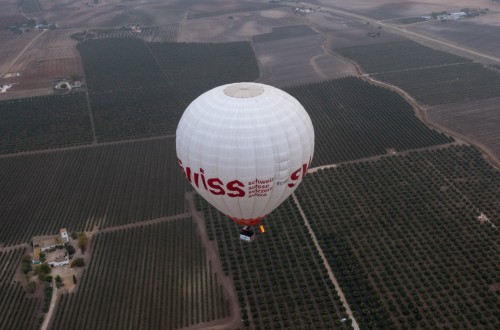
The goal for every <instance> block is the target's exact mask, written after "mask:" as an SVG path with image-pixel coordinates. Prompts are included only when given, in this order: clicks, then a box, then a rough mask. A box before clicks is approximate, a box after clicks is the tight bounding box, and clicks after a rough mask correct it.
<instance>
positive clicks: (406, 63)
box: [334, 41, 472, 78]
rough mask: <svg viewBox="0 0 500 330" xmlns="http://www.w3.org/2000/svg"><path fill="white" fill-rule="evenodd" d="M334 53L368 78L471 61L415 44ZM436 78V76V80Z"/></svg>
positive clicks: (382, 45)
mask: <svg viewBox="0 0 500 330" xmlns="http://www.w3.org/2000/svg"><path fill="white" fill-rule="evenodd" d="M334 51H335V52H337V53H339V54H340V55H342V56H344V57H346V58H349V59H351V60H353V61H355V62H357V63H359V64H360V65H361V66H362V67H363V71H365V72H367V73H370V74H377V73H387V72H392V71H409V70H411V69H419V68H430V67H440V66H444V65H452V64H458V63H471V62H472V61H471V60H469V59H466V58H463V57H460V56H456V55H452V54H450V53H446V52H442V51H439V50H434V49H432V48H429V47H426V46H423V45H421V44H419V43H416V42H414V41H400V42H391V43H383V44H375V45H365V46H355V47H347V48H336V49H334ZM438 77H439V75H437V74H436V77H434V78H438Z"/></svg>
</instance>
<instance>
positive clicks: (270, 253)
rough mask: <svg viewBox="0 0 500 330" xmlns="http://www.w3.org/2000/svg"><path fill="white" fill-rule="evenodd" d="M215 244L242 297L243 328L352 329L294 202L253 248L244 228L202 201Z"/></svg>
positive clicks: (280, 212) (287, 204)
mask: <svg viewBox="0 0 500 330" xmlns="http://www.w3.org/2000/svg"><path fill="white" fill-rule="evenodd" d="M196 202H197V204H198V205H197V207H198V209H199V210H200V211H202V213H203V214H204V218H205V226H206V229H207V233H208V237H209V239H210V240H213V241H215V243H216V244H217V250H218V252H219V256H220V258H221V262H222V267H223V270H224V271H225V273H226V274H228V275H229V276H231V277H232V279H233V281H234V286H235V288H236V292H237V294H238V299H239V304H240V309H241V314H242V319H243V324H244V325H245V326H250V327H251V328H252V329H280V328H285V329H286V328H294V327H295V328H299V329H333V328H345V329H348V328H350V325H349V322H346V323H342V322H341V321H340V320H341V319H343V318H347V314H346V313H345V310H344V308H343V307H342V303H341V302H340V298H339V297H338V295H337V293H336V291H335V289H334V286H333V284H332V282H331V281H330V278H329V276H328V273H327V270H326V268H325V267H324V265H323V262H322V260H321V258H320V256H319V254H318V252H317V250H316V248H315V247H314V244H313V242H312V240H311V238H310V236H309V234H308V232H307V229H306V227H305V224H304V222H303V220H302V219H301V217H300V215H299V212H298V210H297V208H296V207H295V206H294V205H293V203H292V202H291V200H290V199H289V200H287V201H285V203H284V204H283V205H282V206H280V207H279V208H278V209H277V210H275V211H274V212H273V213H272V214H271V215H269V217H268V218H266V220H264V221H263V224H264V225H265V226H266V232H265V233H264V234H262V235H259V234H256V235H257V236H258V237H257V238H256V239H255V241H254V242H253V243H252V244H246V243H242V242H240V241H239V239H238V235H239V229H240V227H239V226H238V225H236V224H235V223H233V222H232V221H231V220H229V219H228V218H227V217H225V216H224V215H222V214H221V213H220V212H219V211H217V210H216V209H214V208H213V207H211V206H209V204H208V203H207V202H205V201H204V200H202V199H201V198H198V199H197V200H196Z"/></svg>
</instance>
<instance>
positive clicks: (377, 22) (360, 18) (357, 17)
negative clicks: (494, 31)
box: [303, 2, 500, 63]
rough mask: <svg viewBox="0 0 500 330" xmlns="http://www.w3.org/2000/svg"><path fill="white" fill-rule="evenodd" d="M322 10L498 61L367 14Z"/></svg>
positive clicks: (492, 57)
mask: <svg viewBox="0 0 500 330" xmlns="http://www.w3.org/2000/svg"><path fill="white" fill-rule="evenodd" d="M303 4H305V5H307V6H311V7H314V6H315V5H313V4H310V3H305V2H304V3H303ZM322 10H323V11H325V12H330V13H332V14H334V15H343V16H348V17H350V18H352V19H355V20H357V21H359V22H362V23H365V22H368V23H370V24H375V25H380V26H383V27H384V28H386V29H387V30H388V31H390V32H393V33H395V34H397V35H401V36H403V37H406V38H409V39H412V40H414V41H416V42H420V43H423V42H428V43H431V44H434V45H436V44H439V45H441V46H445V47H449V48H452V49H455V50H459V51H462V52H465V53H467V54H469V56H470V55H472V56H477V57H479V58H482V59H487V60H490V61H494V62H497V63H500V58H499V57H496V56H491V55H487V54H484V53H481V52H478V51H475V50H472V49H468V48H465V47H461V46H458V45H455V44H453V43H451V42H447V41H444V40H439V39H436V38H432V37H428V36H425V35H422V34H420V33H416V32H412V31H408V30H406V29H403V28H399V27H397V26H393V25H390V24H386V23H384V22H383V21H380V20H376V19H373V18H370V17H367V16H363V15H359V14H355V13H353V12H350V11H346V10H343V9H339V8H335V7H324V6H323V7H322Z"/></svg>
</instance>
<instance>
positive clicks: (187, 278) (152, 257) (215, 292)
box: [53, 218, 230, 329]
mask: <svg viewBox="0 0 500 330" xmlns="http://www.w3.org/2000/svg"><path fill="white" fill-rule="evenodd" d="M93 240H94V241H93V243H92V251H91V252H92V259H91V262H90V264H89V265H88V268H87V269H86V270H85V272H84V274H83V277H82V279H81V281H80V282H79V288H78V291H77V292H75V293H70V294H64V295H62V297H61V300H60V302H59V304H58V308H57V312H56V316H55V319H54V322H53V329H64V328H67V327H68V326H70V325H71V326H72V327H73V328H75V329H89V328H103V327H105V328H106V329H178V328H183V327H188V326H192V325H195V324H198V323H203V322H209V321H212V320H216V319H220V318H224V317H227V316H229V313H230V306H229V302H228V299H227V294H226V293H225V291H224V290H223V288H222V285H221V283H220V280H219V276H221V274H218V273H216V272H215V270H214V269H213V267H212V263H211V261H210V260H209V259H208V258H207V255H206V251H205V249H204V247H203V245H202V243H201V241H200V239H199V235H198V231H197V227H196V224H195V223H194V222H193V220H192V219H191V218H186V219H180V220H173V221H171V222H167V223H161V224H155V225H148V226H144V227H138V228H131V229H125V230H119V231H115V232H109V233H103V234H98V235H97V236H95V237H94V239H93ZM110 299H111V301H112V303H110Z"/></svg>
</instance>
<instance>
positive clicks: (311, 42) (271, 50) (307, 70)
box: [254, 29, 356, 87]
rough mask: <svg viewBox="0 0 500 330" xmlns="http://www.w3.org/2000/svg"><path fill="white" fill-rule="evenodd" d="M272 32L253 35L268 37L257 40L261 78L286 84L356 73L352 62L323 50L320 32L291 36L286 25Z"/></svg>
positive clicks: (268, 81) (255, 46)
mask: <svg viewBox="0 0 500 330" xmlns="http://www.w3.org/2000/svg"><path fill="white" fill-rule="evenodd" d="M304 31H305V30H304ZM273 34H274V32H273V33H272V34H269V35H266V36H265V37H261V36H258V37H256V38H254V40H265V41H264V42H254V50H255V53H256V54H257V58H258V59H259V62H260V67H261V78H260V79H259V80H258V81H259V82H262V83H266V84H271V85H274V86H279V87H285V86H293V85H300V84H304V83H309V82H315V81H318V80H326V79H331V78H339V77H343V76H348V75H354V74H356V71H355V68H354V66H353V65H352V64H350V63H348V62H346V61H344V60H341V59H339V58H337V57H334V56H332V55H330V54H328V53H326V52H325V51H324V49H323V43H324V41H325V37H324V36H323V35H321V34H317V33H314V34H313V33H308V35H304V36H301V37H291V35H290V34H288V33H286V30H283V29H280V30H278V31H277V32H276V37H274V36H273ZM279 38H284V39H281V40H280V39H279ZM268 40H270V41H268Z"/></svg>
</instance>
